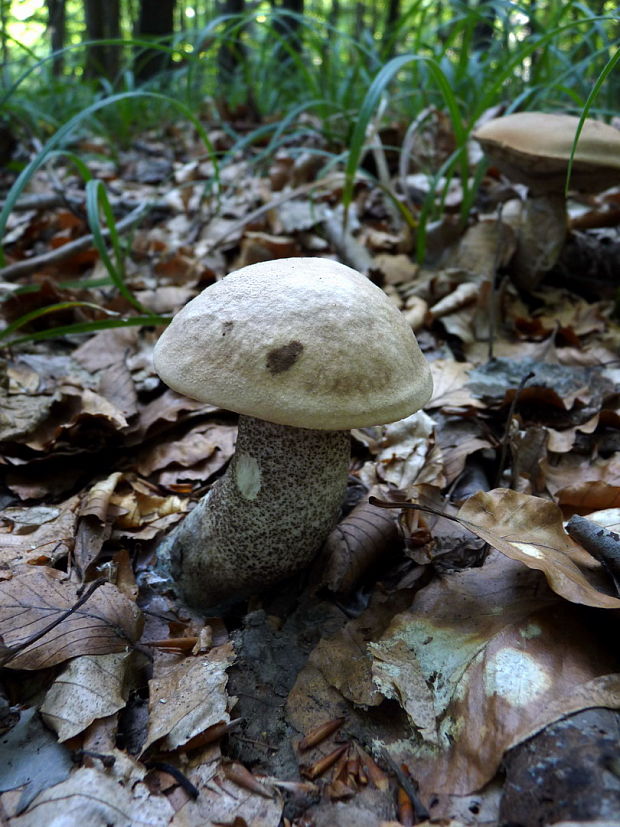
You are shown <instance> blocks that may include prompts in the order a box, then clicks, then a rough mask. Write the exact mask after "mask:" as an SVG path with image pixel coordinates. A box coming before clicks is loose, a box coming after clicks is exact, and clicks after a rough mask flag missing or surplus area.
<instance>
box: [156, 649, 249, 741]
mask: <svg viewBox="0 0 620 827" xmlns="http://www.w3.org/2000/svg"><path fill="white" fill-rule="evenodd" d="M232 660H233V650H232V647H231V646H230V644H226V645H224V646H218V647H217V648H216V649H213V650H212V651H211V652H210V653H209V654H208V655H199V656H197V657H189V658H185V659H184V660H182V661H180V662H179V663H177V664H175V665H173V666H168V667H164V669H165V671H163V674H162V675H161V676H159V677H156V678H153V679H152V680H151V681H149V690H150V691H149V713H150V714H149V728H148V732H147V736H146V741H145V743H144V745H143V751H145V750H147V749H148V747H150V746H151V744H154V743H156V742H157V744H158V746H159V748H160V749H163V750H174V749H176V748H177V747H182V746H183V745H184V744H187V743H188V742H189V741H191V739H192V738H194V737H195V736H196V735H199V734H200V733H202V732H204V731H205V730H206V729H208V728H209V727H210V726H213V725H215V724H218V723H220V722H221V721H224V722H227V721H229V720H230V717H229V715H228V698H227V696H226V682H227V675H226V669H227V668H228V666H230V664H231V663H232Z"/></svg>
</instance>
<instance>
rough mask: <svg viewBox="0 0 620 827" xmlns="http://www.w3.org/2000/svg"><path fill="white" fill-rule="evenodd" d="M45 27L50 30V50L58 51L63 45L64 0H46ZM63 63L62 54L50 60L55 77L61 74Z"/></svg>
mask: <svg viewBox="0 0 620 827" xmlns="http://www.w3.org/2000/svg"><path fill="white" fill-rule="evenodd" d="M47 28H48V30H49V32H50V42H51V46H52V52H59V51H60V50H61V49H63V48H64V45H65V33H66V15H65V0H47ZM64 64H65V60H64V55H55V56H54V59H53V61H52V73H53V74H54V75H55V76H56V77H59V76H60V75H62V70H63V69H64Z"/></svg>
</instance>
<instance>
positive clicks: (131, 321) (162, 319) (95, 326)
mask: <svg viewBox="0 0 620 827" xmlns="http://www.w3.org/2000/svg"><path fill="white" fill-rule="evenodd" d="M170 320H171V318H170V317H169V316H129V317H127V318H123V319H101V320H99V321H94V322H78V323H76V324H68V325H62V326H61V327H55V328H53V329H50V330H40V331H38V332H37V333H31V334H29V335H26V336H19V337H18V338H15V339H11V340H10V341H9V342H6V343H5V344H4V347H14V346H15V345H21V344H25V343H26V342H41V341H43V340H45V339H59V338H61V337H63V336H74V335H76V334H78V333H95V332H97V331H98V330H110V329H113V328H117V327H133V326H136V325H139V326H144V327H158V326H160V325H166V324H169V322H170Z"/></svg>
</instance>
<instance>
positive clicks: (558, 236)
mask: <svg viewBox="0 0 620 827" xmlns="http://www.w3.org/2000/svg"><path fill="white" fill-rule="evenodd" d="M567 232H568V217H567V214H566V199H565V198H564V193H553V192H551V193H546V194H535V193H531V194H528V197H527V200H526V202H525V206H524V211H523V215H522V217H521V222H520V225H519V228H518V235H517V252H516V254H515V257H514V264H513V267H514V279H515V282H516V283H517V284H518V285H519V287H523V288H525V289H527V290H532V289H535V288H536V287H537V286H538V284H539V283H540V281H541V280H542V278H543V276H544V274H545V273H546V272H547V271H548V270H551V268H552V267H553V266H554V264H555V263H556V262H557V260H558V258H559V256H560V252H561V251H562V247H563V245H564V242H565V241H566V234H567Z"/></svg>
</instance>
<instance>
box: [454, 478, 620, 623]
mask: <svg viewBox="0 0 620 827" xmlns="http://www.w3.org/2000/svg"><path fill="white" fill-rule="evenodd" d="M456 519H457V520H458V522H460V523H461V525H463V526H464V527H465V528H468V529H469V530H470V531H472V532H473V533H474V534H476V535H477V536H478V537H481V538H482V539H483V540H484V541H485V542H487V543H488V544H489V545H490V546H493V548H496V549H497V550H498V551H501V552H502V554H505V555H506V556H507V557H511V558H512V559H513V560H519V561H520V562H521V563H525V565H526V566H528V567H529V568H531V569H537V570H538V571H542V572H543V574H544V575H545V577H546V578H547V582H548V583H549V586H550V587H551V588H552V589H553V591H554V592H555V593H556V594H559V595H560V596H561V597H564V598H565V599H566V600H570V601H571V602H572V603H582V604H583V605H584V606H595V607H597V608H600V609H620V599H618V598H617V597H611V596H610V595H608V594H604V593H603V592H601V591H599V590H598V589H597V588H596V587H595V586H593V585H592V584H591V583H590V581H589V580H588V578H587V577H586V576H585V574H584V569H585V568H596V566H597V564H596V562H595V560H594V558H590V560H591V562H590V560H588V558H589V555H587V553H586V552H584V550H583V549H582V547H581V546H580V545H578V544H577V543H576V542H575V541H574V540H573V539H571V537H569V535H568V534H567V533H566V531H564V527H563V525H562V512H561V511H560V509H559V508H558V507H557V506H556V505H554V504H553V503H551V502H547V501H546V500H542V499H540V498H539V497H532V496H529V495H528V494H519V493H518V492H517V491H510V490H508V489H504V488H496V489H494V490H493V491H489V492H487V493H485V492H483V491H481V492H479V493H478V494H475V495H474V496H473V497H470V498H469V499H468V500H467V502H466V503H465V504H464V505H463V506H462V507H461V508H460V509H459V511H458V513H457V515H456ZM584 564H585V565H584Z"/></svg>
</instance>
